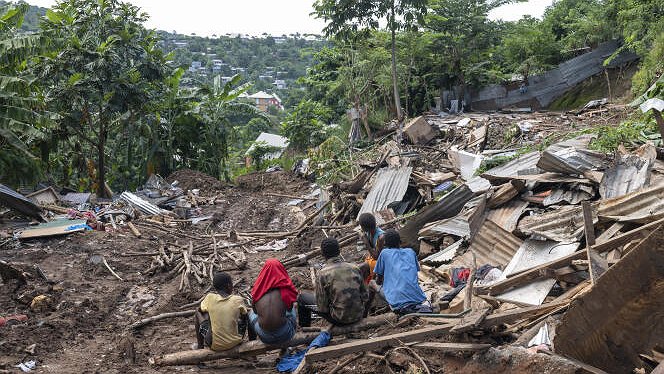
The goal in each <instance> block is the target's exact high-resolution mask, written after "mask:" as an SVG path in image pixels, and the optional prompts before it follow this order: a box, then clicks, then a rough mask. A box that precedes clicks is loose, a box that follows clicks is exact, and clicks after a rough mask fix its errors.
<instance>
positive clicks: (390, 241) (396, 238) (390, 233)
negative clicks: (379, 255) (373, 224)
mask: <svg viewBox="0 0 664 374" xmlns="http://www.w3.org/2000/svg"><path fill="white" fill-rule="evenodd" d="M383 238H384V239H385V248H399V247H401V236H400V235H399V232H398V231H397V230H394V229H390V230H387V231H385V234H383Z"/></svg>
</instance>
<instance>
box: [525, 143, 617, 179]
mask: <svg viewBox="0 0 664 374" xmlns="http://www.w3.org/2000/svg"><path fill="white" fill-rule="evenodd" d="M604 161H605V156H604V154H603V153H601V152H595V151H590V150H587V149H579V148H575V147H568V148H562V149H559V150H556V151H551V150H548V149H547V150H546V151H544V152H542V156H541V157H540V159H539V161H538V162H537V167H539V168H540V169H542V170H546V171H552V172H558V173H565V174H576V175H580V174H583V172H585V171H589V170H598V169H600V168H602V166H603V164H604Z"/></svg>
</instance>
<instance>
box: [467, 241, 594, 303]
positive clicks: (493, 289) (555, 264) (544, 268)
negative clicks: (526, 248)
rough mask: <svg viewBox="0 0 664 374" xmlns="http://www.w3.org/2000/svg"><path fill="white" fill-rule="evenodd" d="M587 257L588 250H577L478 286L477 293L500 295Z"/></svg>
mask: <svg viewBox="0 0 664 374" xmlns="http://www.w3.org/2000/svg"><path fill="white" fill-rule="evenodd" d="M584 258H586V251H584V250H581V251H576V252H574V253H571V254H569V255H567V256H565V257H561V258H559V259H557V260H553V261H549V262H547V263H545V264H542V265H540V266H537V267H535V268H532V269H530V270H528V271H524V272H522V273H520V274H519V275H516V276H514V277H510V278H507V279H505V280H502V281H500V282H497V283H494V284H492V285H489V286H478V287H476V288H475V290H476V293H477V294H486V293H490V294H491V295H498V294H501V293H503V292H505V291H509V290H510V289H512V288H514V287H517V286H520V285H523V284H525V283H528V282H530V281H533V280H536V279H540V278H546V277H550V276H551V275H552V274H551V273H552V272H553V271H554V270H556V269H559V268H562V267H565V266H568V265H570V264H571V263H572V261H574V260H580V259H584Z"/></svg>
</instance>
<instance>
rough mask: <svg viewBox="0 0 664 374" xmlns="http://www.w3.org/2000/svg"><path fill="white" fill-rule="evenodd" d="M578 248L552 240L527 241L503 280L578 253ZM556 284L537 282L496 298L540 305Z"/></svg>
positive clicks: (520, 248)
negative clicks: (511, 275)
mask: <svg viewBox="0 0 664 374" xmlns="http://www.w3.org/2000/svg"><path fill="white" fill-rule="evenodd" d="M577 248H579V243H568V244H562V243H557V242H554V241H551V240H547V241H542V240H533V239H526V240H525V241H524V242H523V244H522V245H521V247H519V250H518V251H517V252H516V254H515V255H514V257H512V260H511V261H510V263H509V264H508V265H507V266H506V267H505V271H503V277H502V279H506V278H507V276H508V275H510V274H514V273H519V272H522V271H525V270H529V269H532V268H534V267H536V266H539V265H542V264H545V263H547V262H549V261H554V260H557V259H559V258H561V257H564V256H567V255H569V254H572V253H574V252H576V250H577ZM502 279H501V280H502ZM555 283H556V281H555V279H540V280H536V281H534V282H530V283H529V284H527V285H524V286H522V287H518V288H515V289H513V290H509V291H507V292H505V293H502V294H500V295H496V298H497V299H500V300H504V301H508V302H510V301H511V302H516V303H519V304H528V305H540V304H542V302H543V301H544V298H546V295H548V294H549V292H550V291H551V287H553V285H554V284H555Z"/></svg>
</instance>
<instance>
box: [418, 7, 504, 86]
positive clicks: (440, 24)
mask: <svg viewBox="0 0 664 374" xmlns="http://www.w3.org/2000/svg"><path fill="white" fill-rule="evenodd" d="M510 2H513V0H431V1H430V3H429V6H430V8H431V9H430V12H429V13H428V14H427V17H426V26H427V28H428V29H430V30H431V31H433V33H434V34H433V36H432V38H433V42H432V48H433V51H434V53H436V54H438V55H439V61H440V63H441V64H442V66H441V67H439V69H440V70H441V71H446V72H448V73H449V75H450V77H451V78H452V79H451V80H452V83H453V84H458V85H460V86H461V87H462V92H461V96H462V98H463V91H465V87H466V85H467V84H468V83H476V84H477V83H480V82H481V81H482V79H483V78H484V75H485V74H486V72H487V71H488V70H490V69H489V66H488V65H489V64H488V62H489V61H490V56H489V52H490V51H491V49H492V48H493V47H494V46H495V45H496V44H497V43H498V41H499V37H498V33H497V32H496V31H497V26H496V24H495V22H492V21H490V20H489V18H488V14H489V12H490V11H491V10H492V9H495V8H497V7H499V6H501V5H504V4H507V3H510Z"/></svg>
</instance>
